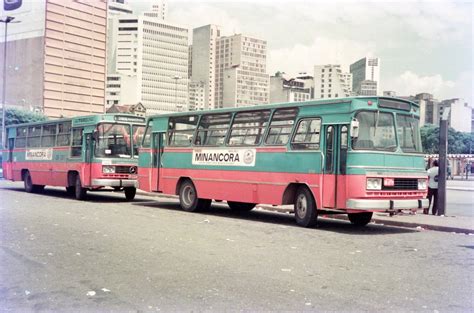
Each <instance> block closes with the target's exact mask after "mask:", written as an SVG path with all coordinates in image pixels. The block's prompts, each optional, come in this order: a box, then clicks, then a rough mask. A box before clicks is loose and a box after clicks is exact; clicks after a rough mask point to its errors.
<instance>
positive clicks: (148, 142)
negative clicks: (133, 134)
mask: <svg viewBox="0 0 474 313" xmlns="http://www.w3.org/2000/svg"><path fill="white" fill-rule="evenodd" d="M152 126H153V121H149V122H148V126H147V127H146V130H145V135H144V136H143V142H142V147H143V148H150V147H151V130H152V128H153V127H152Z"/></svg>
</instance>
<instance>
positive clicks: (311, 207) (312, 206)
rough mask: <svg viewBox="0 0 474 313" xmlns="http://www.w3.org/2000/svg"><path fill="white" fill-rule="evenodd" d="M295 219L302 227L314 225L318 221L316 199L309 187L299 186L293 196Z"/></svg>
mask: <svg viewBox="0 0 474 313" xmlns="http://www.w3.org/2000/svg"><path fill="white" fill-rule="evenodd" d="M295 219H296V223H297V224H298V225H300V226H303V227H312V226H315V225H316V223H317V221H318V210H317V208H316V201H314V198H313V195H312V194H311V192H310V191H309V189H308V188H307V187H305V186H301V187H299V188H298V190H297V191H296V196H295Z"/></svg>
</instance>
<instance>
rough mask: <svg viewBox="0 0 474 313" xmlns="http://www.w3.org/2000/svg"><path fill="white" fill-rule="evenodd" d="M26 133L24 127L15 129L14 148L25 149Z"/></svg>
mask: <svg viewBox="0 0 474 313" xmlns="http://www.w3.org/2000/svg"><path fill="white" fill-rule="evenodd" d="M27 132H28V128H26V127H18V128H17V129H16V140H15V147H16V148H25V147H26V134H27Z"/></svg>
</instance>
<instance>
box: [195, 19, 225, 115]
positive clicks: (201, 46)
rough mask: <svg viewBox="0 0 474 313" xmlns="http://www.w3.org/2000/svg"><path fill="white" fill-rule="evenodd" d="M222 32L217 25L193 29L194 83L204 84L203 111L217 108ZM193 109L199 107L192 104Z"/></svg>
mask: <svg viewBox="0 0 474 313" xmlns="http://www.w3.org/2000/svg"><path fill="white" fill-rule="evenodd" d="M219 37H220V30H219V28H218V27H217V26H216V25H206V26H202V27H198V28H195V29H193V45H192V49H191V60H190V62H191V63H192V67H191V68H192V76H191V81H192V82H202V84H204V106H203V109H212V108H216V104H215V103H216V97H215V94H216V82H215V79H216V69H217V55H216V45H217V38H219ZM191 105H192V106H193V107H199V105H196V104H191Z"/></svg>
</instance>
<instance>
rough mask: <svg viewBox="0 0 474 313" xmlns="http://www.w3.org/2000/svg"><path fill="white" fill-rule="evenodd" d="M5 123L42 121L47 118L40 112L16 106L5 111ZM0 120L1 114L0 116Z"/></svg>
mask: <svg viewBox="0 0 474 313" xmlns="http://www.w3.org/2000/svg"><path fill="white" fill-rule="evenodd" d="M5 115H6V117H5V124H6V125H7V126H8V125H16V124H22V123H31V122H42V121H46V120H47V119H48V118H47V117H46V116H44V115H43V114H42V113H35V112H30V111H26V110H22V109H17V108H7V109H6V111H5ZM0 121H1V116H0Z"/></svg>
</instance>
